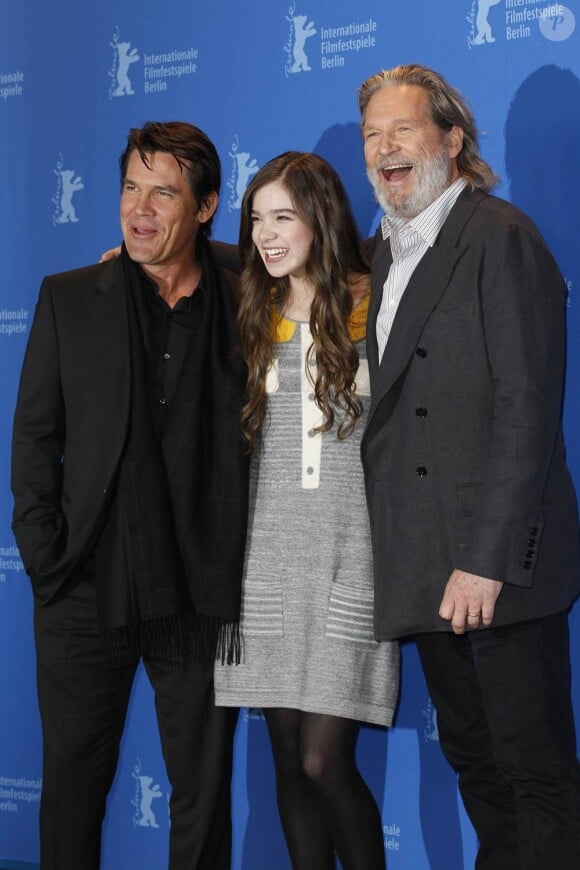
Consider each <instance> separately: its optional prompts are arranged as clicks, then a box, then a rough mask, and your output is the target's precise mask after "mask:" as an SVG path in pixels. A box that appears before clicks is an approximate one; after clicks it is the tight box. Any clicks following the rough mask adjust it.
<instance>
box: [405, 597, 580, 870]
mask: <svg viewBox="0 0 580 870" xmlns="http://www.w3.org/2000/svg"><path fill="white" fill-rule="evenodd" d="M416 641H417V647H418V650H419V654H420V656H421V662H422V665H423V670H424V673H425V678H426V680H427V687H428V689H429V692H430V694H431V698H432V700H433V703H434V705H435V708H436V710H437V721H438V727H439V738H440V741H441V746H442V749H443V751H444V753H445V755H446V757H447V759H448V760H449V762H450V763H451V765H452V766H453V767H454V769H455V770H456V771H457V773H458V775H459V788H460V791H461V795H462V798H463V801H464V804H465V808H466V810H467V813H468V815H469V817H470V819H471V822H472V823H473V826H474V828H475V831H476V833H477V835H478V838H479V844H480V846H479V852H478V855H477V860H476V867H477V868H479V870H547V868H554V870H556V868H557V870H578V868H579V867H580V768H579V765H578V760H577V758H576V742H575V729H574V720H573V713H572V705H571V700H570V655H569V638H568V619H567V614H566V613H559V614H556V615H555V616H547V617H544V618H542V619H537V620H532V621H529V622H524V623H519V624H516V625H510V626H506V627H501V628H489V629H483V630H480V631H474V632H469V633H468V634H466V635H463V636H456V635H454V634H451V633H448V632H441V633H429V634H422V635H417V637H416Z"/></svg>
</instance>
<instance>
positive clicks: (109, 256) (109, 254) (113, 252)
mask: <svg viewBox="0 0 580 870" xmlns="http://www.w3.org/2000/svg"><path fill="white" fill-rule="evenodd" d="M120 253H121V246H120V245H119V246H118V247H117V248H109V250H108V251H104V252H103V253H102V254H101V256H100V257H99V263H106V262H107V260H114V259H115V257H118V256H119V254H120Z"/></svg>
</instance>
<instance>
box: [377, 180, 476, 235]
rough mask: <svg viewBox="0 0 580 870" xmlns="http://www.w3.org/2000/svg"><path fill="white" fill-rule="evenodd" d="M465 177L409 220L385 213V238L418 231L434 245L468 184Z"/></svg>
mask: <svg viewBox="0 0 580 870" xmlns="http://www.w3.org/2000/svg"><path fill="white" fill-rule="evenodd" d="M466 184H467V181H466V179H465V178H461V177H460V178H457V179H456V180H455V181H454V182H453V184H450V185H449V187H448V188H446V190H444V191H443V193H442V194H441V195H440V196H438V197H437V199H435V200H433V202H432V203H431V205H428V206H427V208H425V209H423V211H422V212H419V214H418V215H417V216H416V217H414V218H413V219H412V220H410V221H407V220H405V219H404V218H399V217H391V216H390V215H385V216H384V217H383V218H382V220H381V231H382V233H383V239H388V238H389V236H390V235H392V234H393V235H401V234H403V235H406V233H407V232H408V233H412V232H414V233H417V234H418V235H419V236H420V237H421V239H423V241H424V242H425V243H426V244H427V245H429V247H433V245H434V244H435V240H436V238H437V236H438V235H439V233H440V231H441V227H442V226H443V224H444V223H445V221H446V220H447V218H448V217H449V212H450V211H451V209H452V208H453V206H454V205H455V202H456V200H457V198H458V196H459V194H460V193H461V191H462V190H463V188H464V187H465V186H466Z"/></svg>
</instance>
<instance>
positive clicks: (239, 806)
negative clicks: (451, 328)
mask: <svg viewBox="0 0 580 870" xmlns="http://www.w3.org/2000/svg"><path fill="white" fill-rule="evenodd" d="M566 2H567V4H568V5H563V4H560V3H551V2H545V0H439V2H437V3H435V2H433V3H426V2H425V0H404V2H403V0H358V2H357V3H353V2H346V0H253V2H249V3H240V2H234V0H221V2H216V3H201V2H199V0H197V2H196V0H165V2H164V3H156V2H153V0H140V2H136V0H124V2H123V3H122V4H121V3H119V2H118V0H100V2H99V3H91V4H89V3H85V2H82V0H51V2H50V3H47V2H46V0H26V2H23V0H3V2H2V4H1V6H0V118H1V130H2V136H1V139H0V198H1V203H2V220H3V224H2V230H1V232H0V263H1V266H2V272H3V276H4V278H3V281H2V284H1V286H0V372H1V377H0V415H1V420H2V422H1V426H0V661H1V667H0V705H1V707H0V710H1V718H0V857H2V856H5V857H11V858H15V859H16V858H17V859H20V860H23V861H35V860H37V857H38V841H37V814H38V800H39V794H40V786H41V753H40V729H39V720H38V713H37V707H36V699H35V687H34V652H33V640H32V631H31V611H32V601H31V594H30V590H29V585H28V581H27V578H26V576H25V575H24V572H23V570H22V564H21V562H20V560H19V556H18V551H17V550H16V548H15V545H14V539H13V537H12V533H11V530H10V514H11V508H12V504H11V498H10V495H9V443H10V428H11V419H12V412H13V408H14V401H15V395H16V388H17V381H18V374H19V370H20V364H21V361H22V355H23V352H24V348H25V344H26V339H27V333H28V330H29V327H30V323H31V318H32V314H33V310H34V305H35V300H36V295H37V292H38V287H39V284H40V281H41V278H42V276H43V275H45V274H47V273H50V272H54V271H62V270H64V269H69V268H73V267H76V266H81V265H85V264H87V263H90V262H93V261H95V259H97V257H98V254H99V253H100V252H101V251H102V250H104V249H105V248H107V247H109V246H110V245H111V244H112V243H114V242H116V241H117V240H118V239H119V235H120V234H119V224H118V196H119V181H118V171H117V159H118V155H119V153H120V151H121V150H122V148H123V146H124V142H125V138H126V133H127V130H128V128H129V127H130V126H140V125H141V124H142V123H143V122H144V121H146V120H150V119H151V120H174V119H184V120H189V121H192V122H194V123H195V124H197V125H198V126H200V127H201V128H202V129H204V130H205V131H206V132H207V133H208V134H209V135H210V136H211V138H212V139H213V140H214V142H215V143H216V145H217V148H218V151H219V153H220V155H221V158H222V163H223V174H224V182H223V187H222V195H221V204H220V208H219V214H218V217H217V220H216V223H215V232H214V236H215V237H216V238H222V239H225V240H229V241H235V240H236V238H237V228H238V219H239V206H240V197H241V194H242V193H243V191H244V189H245V186H246V183H247V181H248V179H249V178H250V177H251V176H252V174H254V172H255V171H256V170H257V169H258V168H259V167H260V166H262V165H263V164H264V162H265V161H266V160H268V159H269V158H270V157H272V156H274V155H276V154H278V153H279V152H281V151H284V150H287V149H290V148H292V149H299V150H306V151H316V152H317V153H319V154H320V155H322V156H324V157H326V158H327V159H328V160H330V162H331V163H333V164H334V165H335V167H336V168H337V169H338V171H339V172H340V174H341V175H342V178H343V179H344V182H345V184H346V186H347V189H348V192H349V195H350V198H351V201H352V204H353V207H354V210H355V213H356V216H357V219H358V222H359V225H360V229H361V232H362V233H363V234H365V235H366V234H369V232H370V231H371V230H372V229H374V227H375V226H376V223H377V220H378V217H379V215H378V212H377V208H376V205H375V204H374V202H373V199H372V196H371V193H370V187H369V184H368V182H367V180H366V174H365V170H364V165H363V160H362V153H361V143H360V137H359V132H358V115H357V105H356V91H357V88H358V86H359V84H360V83H361V82H362V80H363V79H364V78H366V77H367V75H369V74H371V73H374V72H376V71H377V70H379V69H380V68H383V67H388V66H392V65H394V64H396V63H408V62H411V61H418V62H421V63H424V64H427V65H429V66H433V67H435V68H436V69H438V70H440V71H442V72H443V73H444V74H445V75H446V76H447V77H448V78H449V79H450V81H451V82H452V83H454V84H455V85H456V86H457V87H459V89H460V90H462V91H463V92H464V93H465V94H467V95H468V96H469V98H470V101H471V103H472V106H473V108H474V110H475V114H476V117H477V119H478V124H479V128H480V130H481V141H482V150H483V152H484V155H485V157H486V159H487V160H488V161H489V162H490V163H491V164H492V165H493V166H494V168H495V169H496V170H497V171H498V172H499V173H500V175H501V176H502V182H501V185H500V186H499V188H498V193H499V195H501V196H504V197H506V198H508V199H511V200H512V201H513V202H515V203H516V204H517V205H518V206H520V207H522V208H523V209H524V210H525V211H527V212H528V213H529V214H530V215H531V216H532V217H533V218H534V219H535V221H536V222H537V223H538V225H539V227H540V229H541V230H542V232H543V233H544V235H545V236H546V238H547V240H548V242H549V244H550V245H551V246H552V249H553V250H554V252H555V254H556V257H557V259H558V260H559V262H560V265H561V267H562V270H563V272H564V273H565V276H566V279H567V282H568V289H569V299H568V319H569V343H568V353H569V366H568V381H567V396H566V405H565V428H566V436H567V441H568V447H569V454H570V457H569V458H570V465H571V467H572V471H573V474H574V476H575V480H576V483H577V485H580V447H579V446H578V438H579V435H580V399H579V390H578V388H579V378H580V375H579V372H580V368H579V353H580V351H579V347H578V335H579V319H580V301H579V300H578V298H577V297H578V291H577V288H578V286H579V281H580V244H579V241H580V240H579V238H578V216H577V210H578V204H579V203H580V173H579V172H578V170H577V159H576V155H577V151H578V142H579V141H580V80H579V79H580V51H579V30H580V20H579V21H578V25H579V26H578V27H576V20H577V19H578V18H579V16H580V9H579V8H578V3H577V2H576V0H566ZM572 644H573V649H572V654H573V657H574V659H576V660H577V659H578V652H579V649H580V609H579V608H578V607H576V609H575V610H574V611H573V613H572ZM575 678H576V682H575V685H574V702H575V709H576V715H577V719H578V721H579V722H580V669H578V668H576V673H575ZM359 756H360V762H361V765H362V768H363V770H364V772H365V775H366V776H367V778H368V780H369V782H370V783H371V785H372V788H373V790H374V792H375V794H376V796H377V800H378V802H379V805H380V807H381V809H382V815H383V824H384V831H385V848H386V850H387V853H388V860H389V867H390V868H391V870H402V868H406V870H427V868H434V870H455V868H463V867H470V866H472V865H473V856H474V854H475V841H474V835H473V831H472V829H471V827H470V825H469V822H468V821H467V819H466V817H465V814H464V812H463V809H462V806H461V802H460V800H459V799H458V795H457V789H456V784H455V778H454V776H453V774H452V772H451V771H450V769H449V768H448V766H447V764H446V763H445V761H444V760H443V758H442V755H441V751H440V747H439V744H438V735H437V723H436V719H435V716H434V713H433V709H432V706H431V702H430V699H429V697H428V694H427V691H426V689H425V684H424V681H423V678H422V675H421V672H420V668H419V665H418V660H417V656H416V652H415V649H414V647H413V646H412V645H405V646H404V649H403V691H402V696H401V703H400V709H399V713H398V717H397V721H396V726H395V727H394V728H393V729H392V730H391V731H390V732H389V733H388V734H387V733H386V731H384V730H381V729H371V728H365V729H363V731H362V734H361V738H360V741H359ZM90 785H91V784H90V783H87V788H90ZM233 789H234V794H233V797H234V865H233V866H234V868H236V870H237V868H244V870H272V868H273V867H276V868H285V867H289V863H288V861H287V859H286V857H285V850H284V845H283V840H282V834H281V829H280V825H279V821H278V817H277V811H276V806H275V797H274V784H273V773H272V762H271V756H270V750H269V746H268V741H267V737H266V733H265V727H264V722H263V720H262V719H261V718H260V714H259V712H258V711H242V715H241V717H240V723H239V727H238V732H237V736H236V762H235V775H234V783H233ZM167 798H168V783H167V779H166V776H165V771H164V765H163V761H162V758H161V753H160V748H159V741H158V737H157V732H156V726H155V721H154V715H153V706H152V697H151V692H150V690H149V686H148V684H147V680H146V678H145V677H144V675H143V674H142V673H140V674H139V678H138V680H137V683H136V685H135V691H134V695H133V699H132V705H131V709H130V715H129V719H128V723H127V729H126V734H125V739H124V743H123V749H122V755H121V760H120V764H119V769H118V774H117V778H116V782H115V787H114V790H113V793H112V795H111V799H110V806H109V812H108V817H107V822H106V826H105V835H104V853H103V854H104V860H103V867H104V868H105V870H127V868H132V867H139V868H140V870H149V868H150V870H160V868H163V867H164V866H166V850H167V834H168V812H167Z"/></svg>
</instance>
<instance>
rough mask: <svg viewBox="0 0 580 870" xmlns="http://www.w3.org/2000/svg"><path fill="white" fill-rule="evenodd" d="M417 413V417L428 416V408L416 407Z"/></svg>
mask: <svg viewBox="0 0 580 870" xmlns="http://www.w3.org/2000/svg"><path fill="white" fill-rule="evenodd" d="M415 414H416V415H417V417H426V416H427V408H416V409H415Z"/></svg>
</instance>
